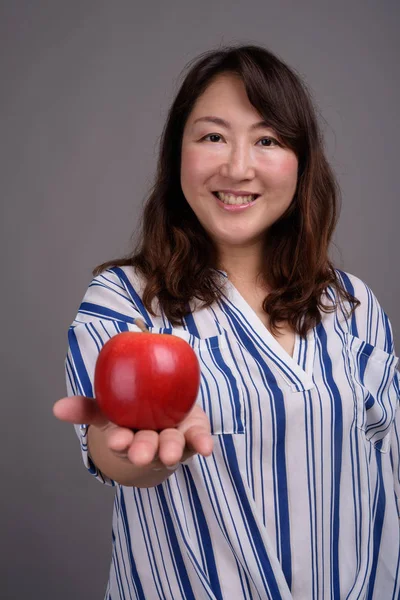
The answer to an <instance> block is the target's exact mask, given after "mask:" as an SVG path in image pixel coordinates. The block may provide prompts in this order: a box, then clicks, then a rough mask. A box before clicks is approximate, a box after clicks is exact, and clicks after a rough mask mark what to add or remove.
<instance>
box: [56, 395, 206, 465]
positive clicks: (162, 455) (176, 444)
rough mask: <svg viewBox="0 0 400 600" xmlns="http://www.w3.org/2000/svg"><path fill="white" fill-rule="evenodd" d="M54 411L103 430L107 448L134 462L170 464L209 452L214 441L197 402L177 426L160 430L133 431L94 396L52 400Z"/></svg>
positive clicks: (63, 418) (66, 418) (61, 416)
mask: <svg viewBox="0 0 400 600" xmlns="http://www.w3.org/2000/svg"><path fill="white" fill-rule="evenodd" d="M53 414H54V415H55V416H56V417H57V418H58V419H60V420H61V421H66V422H69V423H75V424H81V423H86V424H89V425H92V426H94V427H97V428H99V429H101V430H102V431H104V432H105V434H106V440H107V441H106V443H107V446H108V448H109V449H110V450H111V451H112V452H114V453H115V454H116V455H117V456H120V457H123V458H125V459H128V460H129V461H131V462H132V463H133V464H135V465H137V466H146V465H148V464H149V463H152V462H156V463H157V462H161V463H162V464H165V465H172V464H175V463H177V462H179V461H183V460H186V459H187V458H189V457H190V456H193V455H194V454H197V453H199V454H202V455H203V456H208V455H209V454H211V452H212V447H213V441H212V437H211V433H210V422H209V419H208V417H207V415H206V414H205V412H204V411H203V409H202V408H201V407H200V406H197V405H195V406H194V407H193V409H192V410H191V412H190V413H189V414H188V416H187V417H186V418H185V419H184V420H183V421H182V422H181V423H180V424H179V425H178V427H176V428H174V429H173V428H171V429H164V430H163V431H161V432H159V433H158V432H156V431H147V430H142V431H138V432H135V433H134V432H133V431H132V430H130V429H127V428H125V427H118V426H117V425H115V424H114V423H111V422H110V421H108V420H107V419H106V418H105V417H104V415H103V414H102V413H101V411H100V409H99V408H98V406H97V403H96V402H95V401H94V399H93V398H86V397H85V396H70V397H67V398H62V399H61V400H58V402H56V403H55V405H54V407H53Z"/></svg>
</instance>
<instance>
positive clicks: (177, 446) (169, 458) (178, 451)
mask: <svg viewBox="0 0 400 600" xmlns="http://www.w3.org/2000/svg"><path fill="white" fill-rule="evenodd" d="M185 443H186V442H185V436H184V435H183V433H182V432H181V431H178V430H177V429H164V430H163V431H162V432H161V433H160V439H159V446H158V458H159V459H160V461H161V462H163V463H164V464H165V465H166V466H170V465H175V464H176V463H177V462H179V461H180V460H181V458H182V454H183V451H184V449H185Z"/></svg>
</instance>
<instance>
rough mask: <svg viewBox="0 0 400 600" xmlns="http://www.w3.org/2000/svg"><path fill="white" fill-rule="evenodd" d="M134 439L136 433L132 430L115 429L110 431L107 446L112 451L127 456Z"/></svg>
mask: <svg viewBox="0 0 400 600" xmlns="http://www.w3.org/2000/svg"><path fill="white" fill-rule="evenodd" d="M133 438H134V433H133V431H132V430H131V429H127V428H125V427H115V428H114V429H110V431H109V434H108V438H107V445H108V447H109V448H110V450H113V451H114V452H116V453H121V454H124V455H126V454H127V451H128V449H129V447H130V446H131V445H132V442H133Z"/></svg>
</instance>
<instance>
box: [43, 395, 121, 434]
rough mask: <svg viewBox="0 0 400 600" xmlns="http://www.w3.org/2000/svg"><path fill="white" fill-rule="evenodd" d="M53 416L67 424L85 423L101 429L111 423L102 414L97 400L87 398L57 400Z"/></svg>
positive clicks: (69, 397) (72, 397) (76, 397)
mask: <svg viewBox="0 0 400 600" xmlns="http://www.w3.org/2000/svg"><path fill="white" fill-rule="evenodd" d="M53 415H54V416H55V417H56V418H57V419H59V420H60V421H66V422H67V423H74V424H76V425H80V424H82V423H85V424H88V425H95V426H96V427H99V428H103V427H105V426H106V425H108V424H109V422H110V421H109V420H108V419H107V418H106V417H105V416H104V415H103V413H102V412H101V410H100V408H99V406H98V404H97V402H96V400H95V399H94V398H87V397H86V396H68V397H66V398H61V399H60V400H57V402H56V403H55V404H54V406H53Z"/></svg>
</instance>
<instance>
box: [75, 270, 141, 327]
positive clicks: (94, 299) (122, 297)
mask: <svg viewBox="0 0 400 600" xmlns="http://www.w3.org/2000/svg"><path fill="white" fill-rule="evenodd" d="M144 288H145V280H144V278H143V277H142V276H141V275H140V274H139V273H138V272H137V271H136V270H135V269H134V268H133V267H111V268H108V269H105V270H104V271H102V272H101V273H99V274H98V275H96V276H95V277H94V278H93V279H92V280H91V282H90V283H89V286H88V288H87V290H86V292H85V295H84V297H83V300H82V302H81V304H80V307H79V310H78V314H77V316H76V318H75V320H74V324H77V323H82V322H88V321H92V320H93V319H104V318H105V319H112V320H122V321H126V320H131V319H132V318H135V317H138V316H141V317H143V318H144V319H145V320H146V317H147V311H146V309H145V308H144V306H143V303H142V295H143V290H144Z"/></svg>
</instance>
